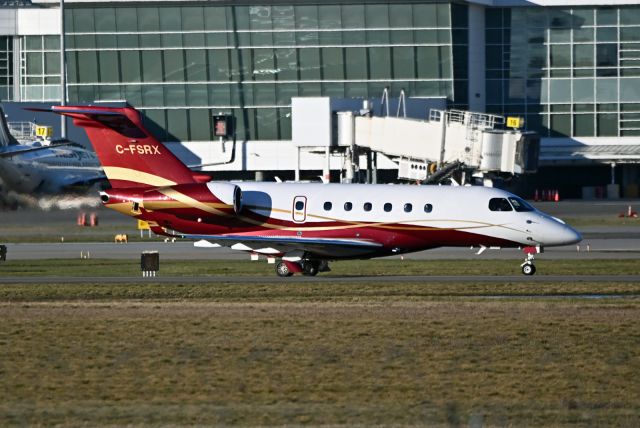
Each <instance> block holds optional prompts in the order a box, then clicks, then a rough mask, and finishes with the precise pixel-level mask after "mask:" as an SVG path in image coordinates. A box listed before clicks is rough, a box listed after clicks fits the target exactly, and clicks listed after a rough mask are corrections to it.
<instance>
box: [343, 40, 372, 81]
mask: <svg viewBox="0 0 640 428" xmlns="http://www.w3.org/2000/svg"><path fill="white" fill-rule="evenodd" d="M344 58H345V69H346V78H347V79H349V80H364V79H367V51H366V49H365V48H346V49H345V54H344Z"/></svg>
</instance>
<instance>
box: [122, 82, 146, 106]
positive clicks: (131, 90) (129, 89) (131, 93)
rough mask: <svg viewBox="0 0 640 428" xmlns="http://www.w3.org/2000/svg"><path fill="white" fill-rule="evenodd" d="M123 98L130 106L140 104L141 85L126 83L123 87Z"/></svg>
mask: <svg viewBox="0 0 640 428" xmlns="http://www.w3.org/2000/svg"><path fill="white" fill-rule="evenodd" d="M124 99H125V100H126V101H127V102H128V103H129V104H131V105H132V106H134V107H136V106H141V105H142V87H141V86H140V85H127V86H125V87H124Z"/></svg>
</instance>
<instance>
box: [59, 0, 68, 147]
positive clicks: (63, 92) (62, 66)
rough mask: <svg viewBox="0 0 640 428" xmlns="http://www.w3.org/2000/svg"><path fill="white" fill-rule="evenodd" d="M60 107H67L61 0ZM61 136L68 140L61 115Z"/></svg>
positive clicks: (62, 7)
mask: <svg viewBox="0 0 640 428" xmlns="http://www.w3.org/2000/svg"><path fill="white" fill-rule="evenodd" d="M60 105H61V106H65V105H67V61H66V50H65V44H64V0H60ZM60 136H61V137H62V138H67V117H66V116H65V115H60Z"/></svg>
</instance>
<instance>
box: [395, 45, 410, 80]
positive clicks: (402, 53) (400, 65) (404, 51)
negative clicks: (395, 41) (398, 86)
mask: <svg viewBox="0 0 640 428" xmlns="http://www.w3.org/2000/svg"><path fill="white" fill-rule="evenodd" d="M391 49H392V59H393V77H394V78H395V79H414V78H415V77H416V74H415V62H416V61H415V51H414V48H412V47H393V48H391Z"/></svg>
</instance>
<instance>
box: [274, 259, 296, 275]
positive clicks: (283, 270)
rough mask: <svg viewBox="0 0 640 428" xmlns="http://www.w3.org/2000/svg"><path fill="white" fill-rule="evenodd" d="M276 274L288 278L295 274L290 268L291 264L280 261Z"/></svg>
mask: <svg viewBox="0 0 640 428" xmlns="http://www.w3.org/2000/svg"><path fill="white" fill-rule="evenodd" d="M276 274H278V276H280V277H283V278H286V277H288V276H291V275H293V272H291V271H290V270H289V266H287V264H286V263H285V262H280V263H278V264H277V265H276Z"/></svg>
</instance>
